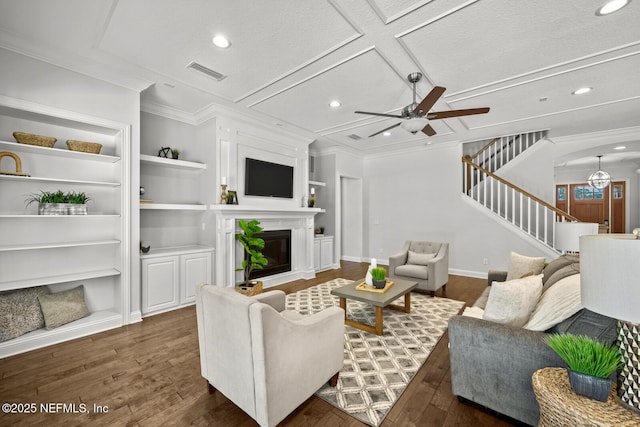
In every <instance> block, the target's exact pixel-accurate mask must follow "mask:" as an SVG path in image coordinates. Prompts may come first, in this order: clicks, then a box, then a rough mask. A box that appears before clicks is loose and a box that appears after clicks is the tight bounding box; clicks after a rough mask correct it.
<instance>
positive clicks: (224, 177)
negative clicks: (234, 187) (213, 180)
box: [220, 176, 227, 185]
mask: <svg viewBox="0 0 640 427" xmlns="http://www.w3.org/2000/svg"><path fill="white" fill-rule="evenodd" d="M220 185H227V177H226V176H223V177H222V178H220Z"/></svg>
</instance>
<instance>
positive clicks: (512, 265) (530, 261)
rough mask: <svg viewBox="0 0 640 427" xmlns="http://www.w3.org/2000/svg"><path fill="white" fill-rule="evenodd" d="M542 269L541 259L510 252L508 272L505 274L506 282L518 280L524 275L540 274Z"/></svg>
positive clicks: (542, 260) (542, 259)
mask: <svg viewBox="0 0 640 427" xmlns="http://www.w3.org/2000/svg"><path fill="white" fill-rule="evenodd" d="M543 268H544V258H543V257H528V256H525V255H520V254H518V253H516V252H511V256H510V257H509V271H508V272H507V280H513V279H519V278H521V277H522V276H524V275H525V274H529V273H531V274H534V275H537V274H540V273H541V272H542V269H543Z"/></svg>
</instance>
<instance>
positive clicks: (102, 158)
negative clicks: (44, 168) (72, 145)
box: [0, 141, 120, 163]
mask: <svg viewBox="0 0 640 427" xmlns="http://www.w3.org/2000/svg"><path fill="white" fill-rule="evenodd" d="M59 143H60V142H59V141H58V142H56V144H59ZM0 149H2V150H6V151H19V152H21V153H33V154H44V155H47V156H56V157H65V158H69V159H79V160H92V161H96V162H105V163H115V162H117V161H119V160H120V157H116V156H108V155H104V154H93V153H83V152H81V151H72V150H65V149H63V148H47V147H39V146H37V145H29V144H19V143H17V142H7V141H0Z"/></svg>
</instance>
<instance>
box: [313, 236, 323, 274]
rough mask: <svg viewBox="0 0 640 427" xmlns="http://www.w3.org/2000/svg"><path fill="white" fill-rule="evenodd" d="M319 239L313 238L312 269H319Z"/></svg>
mask: <svg viewBox="0 0 640 427" xmlns="http://www.w3.org/2000/svg"><path fill="white" fill-rule="evenodd" d="M320 265H321V264H320V240H319V239H313V269H314V270H320Z"/></svg>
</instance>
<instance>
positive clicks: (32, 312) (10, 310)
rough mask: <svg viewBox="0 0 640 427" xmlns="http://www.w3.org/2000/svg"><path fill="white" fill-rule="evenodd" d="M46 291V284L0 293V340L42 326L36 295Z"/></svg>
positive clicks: (11, 337)
mask: <svg viewBox="0 0 640 427" xmlns="http://www.w3.org/2000/svg"><path fill="white" fill-rule="evenodd" d="M48 293H49V290H48V289H47V287H46V286H37V287H34V288H25V289H18V290H15V291H7V292H1V293H0V342H4V341H7V340H10V339H13V338H16V337H19V336H20V335H24V334H26V333H27V332H31V331H34V330H36V329H40V328H42V327H44V317H43V316H42V311H41V310H40V303H39V302H38V297H39V296H40V295H45V294H48Z"/></svg>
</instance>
